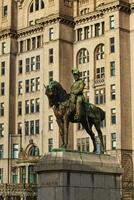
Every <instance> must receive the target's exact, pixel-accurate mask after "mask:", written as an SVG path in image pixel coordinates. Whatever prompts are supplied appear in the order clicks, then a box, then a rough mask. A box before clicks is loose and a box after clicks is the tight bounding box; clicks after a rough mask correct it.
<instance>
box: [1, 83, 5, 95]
mask: <svg viewBox="0 0 134 200" xmlns="http://www.w3.org/2000/svg"><path fill="white" fill-rule="evenodd" d="M0 93H1V96H3V95H5V83H4V82H2V83H1V91H0Z"/></svg>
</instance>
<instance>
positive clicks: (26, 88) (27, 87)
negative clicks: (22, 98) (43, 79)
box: [25, 80, 30, 93]
mask: <svg viewBox="0 0 134 200" xmlns="http://www.w3.org/2000/svg"><path fill="white" fill-rule="evenodd" d="M25 92H26V93H29V92H30V82H29V80H26V81H25Z"/></svg>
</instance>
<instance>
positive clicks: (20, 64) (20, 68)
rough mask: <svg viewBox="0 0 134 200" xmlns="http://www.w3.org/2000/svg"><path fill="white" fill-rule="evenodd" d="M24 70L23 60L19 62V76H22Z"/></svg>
mask: <svg viewBox="0 0 134 200" xmlns="http://www.w3.org/2000/svg"><path fill="white" fill-rule="evenodd" d="M22 72H23V68H22V60H19V68H18V74H22Z"/></svg>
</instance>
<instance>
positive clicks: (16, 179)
mask: <svg viewBox="0 0 134 200" xmlns="http://www.w3.org/2000/svg"><path fill="white" fill-rule="evenodd" d="M12 182H13V184H17V183H18V175H17V174H13V175H12Z"/></svg>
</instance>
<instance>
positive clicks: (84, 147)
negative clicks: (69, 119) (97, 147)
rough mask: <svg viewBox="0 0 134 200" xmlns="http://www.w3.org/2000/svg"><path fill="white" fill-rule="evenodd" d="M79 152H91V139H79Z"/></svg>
mask: <svg viewBox="0 0 134 200" xmlns="http://www.w3.org/2000/svg"><path fill="white" fill-rule="evenodd" d="M77 150H78V151H81V152H89V138H79V139H77Z"/></svg>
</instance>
